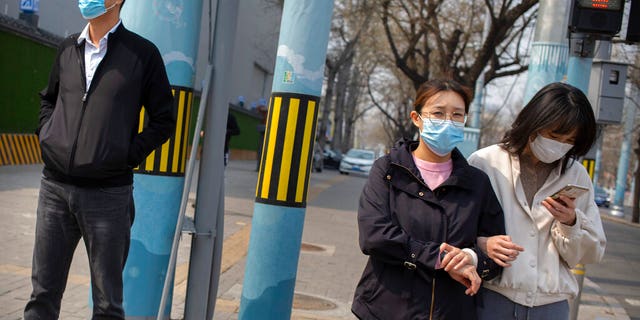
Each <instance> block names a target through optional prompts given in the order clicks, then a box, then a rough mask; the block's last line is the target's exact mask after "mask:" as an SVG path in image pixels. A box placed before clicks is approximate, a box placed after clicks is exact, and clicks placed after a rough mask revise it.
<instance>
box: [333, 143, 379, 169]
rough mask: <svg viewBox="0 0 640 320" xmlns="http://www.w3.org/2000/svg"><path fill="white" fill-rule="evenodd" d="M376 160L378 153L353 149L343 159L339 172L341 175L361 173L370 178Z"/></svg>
mask: <svg viewBox="0 0 640 320" xmlns="http://www.w3.org/2000/svg"><path fill="white" fill-rule="evenodd" d="M375 160H376V153H375V152H373V151H371V150H364V149H351V150H349V151H348V152H347V153H346V154H345V155H344V157H342V161H340V168H338V170H339V171H340V173H341V174H349V173H360V174H364V175H367V176H368V175H369V171H370V170H371V166H372V165H373V162H374V161H375Z"/></svg>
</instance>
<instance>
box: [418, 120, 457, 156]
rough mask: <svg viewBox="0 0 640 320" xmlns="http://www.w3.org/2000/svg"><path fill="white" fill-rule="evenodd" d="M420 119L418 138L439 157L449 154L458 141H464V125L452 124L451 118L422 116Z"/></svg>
mask: <svg viewBox="0 0 640 320" xmlns="http://www.w3.org/2000/svg"><path fill="white" fill-rule="evenodd" d="M418 117H420V116H418ZM420 120H422V132H420V138H422V141H424V143H426V144H427V147H429V149H431V151H433V153H435V154H437V155H439V156H441V157H444V156H446V155H447V154H449V153H450V152H451V151H452V150H453V148H455V146H456V145H457V144H458V143H460V142H462V141H464V129H463V128H464V127H463V126H457V125H455V124H453V122H452V121H451V120H437V119H434V120H429V119H423V118H422V117H420Z"/></svg>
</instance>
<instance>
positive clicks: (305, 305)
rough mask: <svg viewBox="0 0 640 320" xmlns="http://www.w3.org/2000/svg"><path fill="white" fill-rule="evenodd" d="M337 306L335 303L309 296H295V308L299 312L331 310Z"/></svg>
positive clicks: (299, 294)
mask: <svg viewBox="0 0 640 320" xmlns="http://www.w3.org/2000/svg"><path fill="white" fill-rule="evenodd" d="M336 307H337V306H336V305H335V303H333V302H331V301H328V300H325V299H322V298H318V297H312V296H308V295H306V294H301V293H296V294H294V295H293V308H294V309H299V310H331V309H335V308H336Z"/></svg>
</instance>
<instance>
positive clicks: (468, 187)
mask: <svg viewBox="0 0 640 320" xmlns="http://www.w3.org/2000/svg"><path fill="white" fill-rule="evenodd" d="M417 146H418V142H409V141H406V140H400V141H399V142H398V143H397V144H396V146H395V147H394V148H393V149H392V150H391V153H390V154H388V155H386V156H384V157H382V158H380V159H378V160H376V162H375V164H374V165H373V168H372V169H371V172H370V175H369V180H368V181H367V183H366V185H365V187H364V189H363V191H362V196H361V197H360V206H359V209H358V227H359V232H360V235H359V238H360V248H361V249H362V252H363V253H364V254H366V255H369V260H368V262H367V265H366V267H365V270H364V272H363V274H362V278H361V279H360V282H359V283H358V286H357V288H356V292H355V297H354V301H353V305H352V311H353V313H354V314H355V315H356V316H358V317H359V318H361V319H384V320H389V319H412V320H414V319H475V317H476V314H475V304H474V299H475V298H474V297H469V296H466V295H465V294H464V291H465V288H464V286H463V285H461V284H459V283H458V282H456V281H455V280H453V279H452V278H451V277H450V276H449V274H448V273H446V272H445V271H443V270H435V262H436V258H437V256H438V253H439V246H440V244H441V243H442V242H447V243H449V244H451V245H454V246H456V247H459V248H472V249H474V250H475V252H476V253H477V254H478V269H477V271H478V274H479V275H480V276H481V277H482V278H483V279H490V278H492V277H495V276H496V275H497V274H498V273H499V272H500V271H501V268H500V267H499V266H498V265H497V264H495V263H494V262H493V261H492V260H491V259H489V258H488V257H487V256H486V255H484V254H483V253H482V252H481V250H477V249H476V238H477V237H478V236H492V235H498V234H504V233H505V228H504V217H503V213H502V208H501V207H500V203H499V202H498V199H497V198H496V195H495V193H494V192H493V189H492V188H491V183H490V182H489V179H488V177H487V175H486V174H485V173H484V172H482V171H480V170H479V169H477V168H474V167H472V166H470V165H469V164H468V163H467V161H466V160H465V159H464V157H463V156H462V154H460V152H459V151H458V150H457V149H454V150H453V153H452V161H453V171H452V173H451V176H450V177H449V178H448V179H447V180H446V181H445V182H443V183H442V184H441V185H440V186H438V187H437V188H436V189H435V190H433V191H432V190H430V189H429V187H428V186H427V185H426V184H425V183H424V181H423V180H422V178H421V175H420V172H419V170H418V168H417V167H416V165H415V163H414V161H413V158H412V154H411V151H412V150H414V149H415V148H416V147H417ZM432 305H433V308H431V307H432Z"/></svg>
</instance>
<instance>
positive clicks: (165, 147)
mask: <svg viewBox="0 0 640 320" xmlns="http://www.w3.org/2000/svg"><path fill="white" fill-rule="evenodd" d="M170 144H171V139H169V140H167V141H166V142H165V143H163V144H162V152H161V153H160V172H167V166H168V165H169V145H170Z"/></svg>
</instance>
